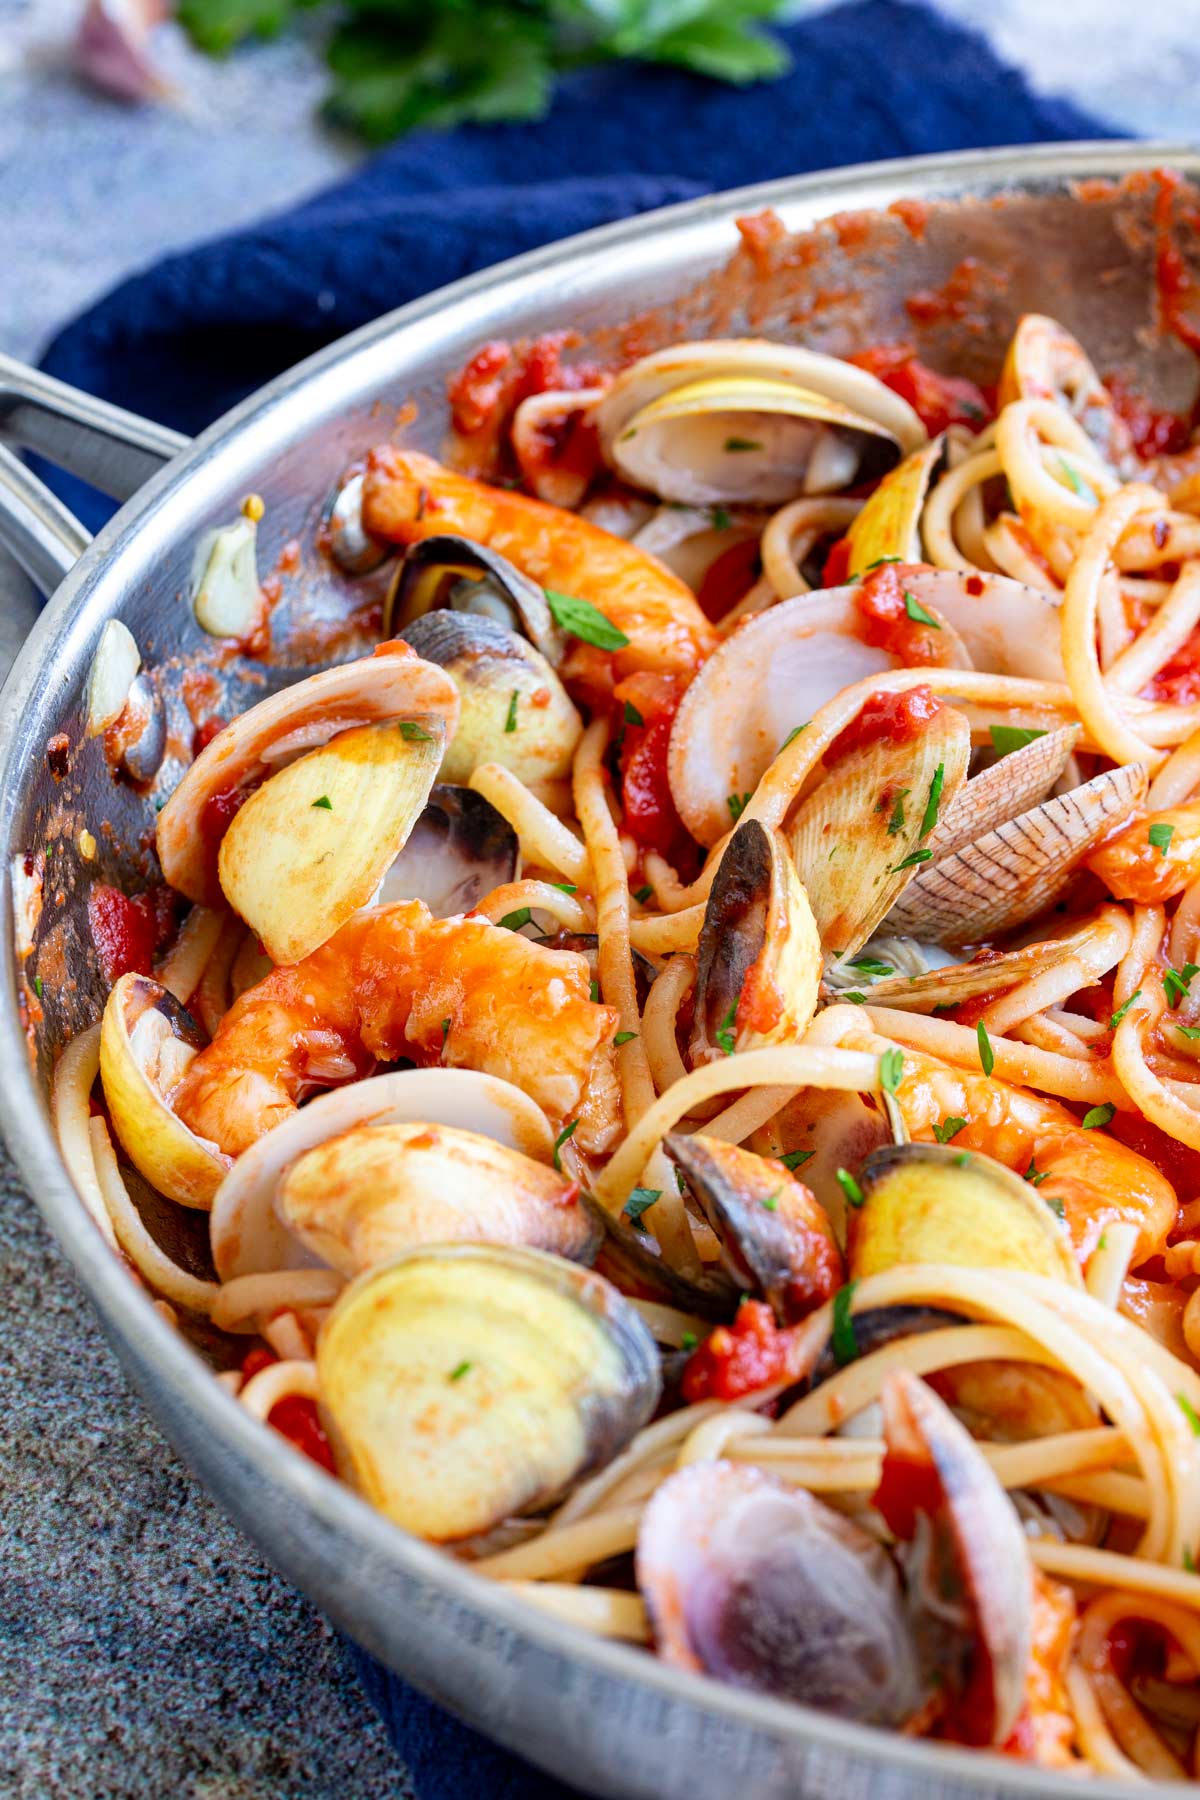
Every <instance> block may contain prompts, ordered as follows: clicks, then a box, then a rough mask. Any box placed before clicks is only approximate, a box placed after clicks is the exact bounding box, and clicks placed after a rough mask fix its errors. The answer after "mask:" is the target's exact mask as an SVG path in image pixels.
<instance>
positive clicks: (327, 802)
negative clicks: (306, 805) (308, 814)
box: [313, 794, 333, 812]
mask: <svg viewBox="0 0 1200 1800" xmlns="http://www.w3.org/2000/svg"><path fill="white" fill-rule="evenodd" d="M313 805H314V806H319V807H320V809H321V811H322V812H332V811H333V801H332V800H331V799H330V798H329V795H328V794H322V795H321V798H320V799H319V800H314V801H313Z"/></svg>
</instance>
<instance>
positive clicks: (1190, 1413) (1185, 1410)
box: [1175, 1394, 1200, 1437]
mask: <svg viewBox="0 0 1200 1800" xmlns="http://www.w3.org/2000/svg"><path fill="white" fill-rule="evenodd" d="M1175 1398H1176V1400H1177V1401H1178V1402H1179V1410H1180V1412H1181V1413H1182V1414H1183V1416H1184V1418H1185V1419H1186V1420H1187V1422H1188V1424H1189V1425H1190V1426H1191V1428H1192V1431H1193V1433H1194V1434H1195V1436H1196V1437H1200V1414H1197V1412H1196V1409H1195V1407H1194V1406H1193V1405H1192V1403H1191V1401H1190V1400H1189V1399H1188V1397H1187V1395H1186V1394H1176V1396H1175Z"/></svg>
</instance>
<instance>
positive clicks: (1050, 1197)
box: [1042, 1194, 1067, 1219]
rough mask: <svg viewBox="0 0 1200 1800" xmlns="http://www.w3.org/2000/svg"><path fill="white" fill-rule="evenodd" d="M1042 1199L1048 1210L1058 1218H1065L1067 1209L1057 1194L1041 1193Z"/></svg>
mask: <svg viewBox="0 0 1200 1800" xmlns="http://www.w3.org/2000/svg"><path fill="white" fill-rule="evenodd" d="M1042 1199H1043V1200H1044V1201H1045V1202H1046V1205H1047V1206H1048V1207H1049V1208H1050V1211H1051V1212H1052V1213H1053V1214H1054V1215H1055V1217H1056V1218H1059V1219H1065V1218H1066V1216H1067V1209H1066V1207H1065V1206H1064V1204H1063V1202H1062V1201H1061V1200H1060V1199H1059V1197H1058V1195H1057V1194H1043V1195H1042Z"/></svg>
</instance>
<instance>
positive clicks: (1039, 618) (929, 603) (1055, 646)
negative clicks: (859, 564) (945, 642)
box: [904, 567, 1066, 682]
mask: <svg viewBox="0 0 1200 1800" xmlns="http://www.w3.org/2000/svg"><path fill="white" fill-rule="evenodd" d="M904 585H905V587H906V588H909V589H910V590H911V591H912V593H913V594H915V595H916V597H917V599H918V600H919V601H920V603H921V605H922V606H924V607H927V608H929V609H930V610H932V611H934V612H936V613H937V614H938V615H939V616H940V617H941V618H943V619H947V620H948V621H949V623H950V624H951V625H952V626H953V627H954V629H955V631H956V632H957V633H958V635H959V637H960V638H961V639H962V641H963V643H964V644H965V645H966V649H967V654H968V656H969V657H970V659H971V660H970V666H971V667H972V668H973V669H981V670H982V671H984V673H986V674H990V675H1026V676H1029V677H1031V678H1032V679H1034V680H1037V681H1059V682H1061V681H1064V680H1065V679H1066V677H1065V675H1064V673H1063V661H1062V625H1061V602H1060V600H1059V599H1058V597H1057V596H1055V595H1050V594H1046V593H1043V591H1042V590H1041V589H1040V588H1035V587H1028V586H1027V585H1026V584H1025V583H1024V582H1022V581H1013V580H1011V579H1010V577H1009V576H1007V575H988V574H984V573H982V572H980V573H977V574H970V573H966V572H964V571H963V570H960V569H930V568H925V567H917V568H907V569H905V571H904Z"/></svg>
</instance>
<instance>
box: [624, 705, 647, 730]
mask: <svg viewBox="0 0 1200 1800" xmlns="http://www.w3.org/2000/svg"><path fill="white" fill-rule="evenodd" d="M624 716H625V723H626V724H627V725H644V724H645V723H646V721H645V719H643V717H642V715H641V713H640V712H639V711H638V709H637V707H636V706H635V705H634V704H633V701H632V700H627V701H626V702H625V714H624Z"/></svg>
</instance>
